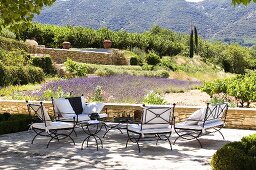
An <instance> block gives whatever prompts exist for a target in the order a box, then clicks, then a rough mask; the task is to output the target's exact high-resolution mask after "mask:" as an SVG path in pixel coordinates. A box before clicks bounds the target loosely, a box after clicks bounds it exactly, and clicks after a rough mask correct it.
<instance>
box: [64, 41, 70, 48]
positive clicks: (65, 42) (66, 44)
mask: <svg viewBox="0 0 256 170" xmlns="http://www.w3.org/2000/svg"><path fill="white" fill-rule="evenodd" d="M62 47H63V49H70V47H71V43H70V42H68V41H64V42H63V43H62Z"/></svg>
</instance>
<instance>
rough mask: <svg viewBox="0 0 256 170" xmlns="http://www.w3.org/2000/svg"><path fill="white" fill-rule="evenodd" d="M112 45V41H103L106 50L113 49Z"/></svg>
mask: <svg viewBox="0 0 256 170" xmlns="http://www.w3.org/2000/svg"><path fill="white" fill-rule="evenodd" d="M111 45H112V41H111V40H104V41H103V46H104V48H105V49H107V48H111Z"/></svg>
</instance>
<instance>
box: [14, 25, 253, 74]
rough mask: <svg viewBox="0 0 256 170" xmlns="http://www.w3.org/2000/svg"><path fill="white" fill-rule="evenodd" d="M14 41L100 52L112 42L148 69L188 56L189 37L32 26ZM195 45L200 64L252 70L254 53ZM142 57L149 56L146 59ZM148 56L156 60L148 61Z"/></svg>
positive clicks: (156, 32) (159, 32) (215, 45)
mask: <svg viewBox="0 0 256 170" xmlns="http://www.w3.org/2000/svg"><path fill="white" fill-rule="evenodd" d="M17 37H18V38H19V39H26V38H31V37H36V39H37V41H38V42H39V44H44V45H46V46H48V47H60V46H61V44H62V42H64V41H69V42H71V44H72V46H73V47H76V48H101V47H102V46H103V44H102V42H103V40H104V39H110V40H112V42H113V48H118V49H128V50H131V51H135V53H136V54H137V57H136V58H137V59H138V62H137V63H138V64H141V62H139V61H140V60H144V59H146V60H147V63H148V64H149V65H156V64H158V62H159V61H160V58H163V57H164V56H175V55H178V54H180V55H183V56H189V36H188V35H183V34H179V33H175V32H173V31H170V30H167V29H163V28H160V27H158V26H156V27H153V28H152V29H150V30H149V31H146V32H144V33H129V32H125V31H112V30H109V29H107V28H102V29H99V30H93V29H91V28H85V27H71V26H66V27H60V26H54V25H42V24H34V25H33V26H31V27H29V28H28V29H27V30H25V31H23V32H19V34H17ZM196 44H197V48H196V52H197V54H198V55H199V56H201V57H202V59H203V60H205V61H208V62H209V63H213V64H215V65H219V66H220V67H221V68H223V69H224V70H225V71H226V72H231V73H238V74H244V73H245V71H246V69H254V68H255V64H256V56H255V54H256V53H255V52H254V50H253V49H250V48H247V47H242V46H239V45H234V44H232V45H225V44H222V43H211V42H207V41H204V40H202V39H201V38H198V39H197V43H196ZM196 44H194V46H195V45H196ZM143 53H148V54H149V55H146V56H145V55H144V54H143ZM151 54H157V55H159V57H160V58H159V59H157V58H156V57H157V56H155V55H151ZM143 55H144V56H143ZM147 56H150V59H153V58H155V59H154V60H148V59H147ZM151 61H153V62H154V63H151ZM155 62H156V63H155ZM133 64H134V63H133Z"/></svg>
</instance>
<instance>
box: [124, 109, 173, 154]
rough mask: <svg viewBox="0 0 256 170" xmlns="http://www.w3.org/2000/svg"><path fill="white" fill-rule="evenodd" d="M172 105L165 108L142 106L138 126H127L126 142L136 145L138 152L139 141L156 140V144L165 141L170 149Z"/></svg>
mask: <svg viewBox="0 0 256 170" xmlns="http://www.w3.org/2000/svg"><path fill="white" fill-rule="evenodd" d="M174 107H175V104H173V105H166V106H149V107H146V106H144V107H143V109H144V112H143V114H142V117H141V122H140V123H139V124H128V125H127V135H128V139H127V142H126V147H127V145H128V142H129V141H131V142H133V143H136V144H137V146H138V149H139V152H140V145H139V142H140V141H147V140H156V144H157V143H158V141H159V140H167V141H168V142H169V144H170V147H171V149H172V144H171V141H170V137H171V133H172V122H173V114H174Z"/></svg>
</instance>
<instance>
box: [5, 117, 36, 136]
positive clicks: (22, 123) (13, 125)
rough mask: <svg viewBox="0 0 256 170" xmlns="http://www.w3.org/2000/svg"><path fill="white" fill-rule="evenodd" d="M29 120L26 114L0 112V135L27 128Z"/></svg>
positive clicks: (30, 118)
mask: <svg viewBox="0 0 256 170" xmlns="http://www.w3.org/2000/svg"><path fill="white" fill-rule="evenodd" d="M31 122H32V117H31V116H29V115H28V114H14V115H10V114H8V113H4V114H0V135H2V134H8V133H15V132H20V131H25V130H28V128H29V125H30V124H31Z"/></svg>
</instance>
